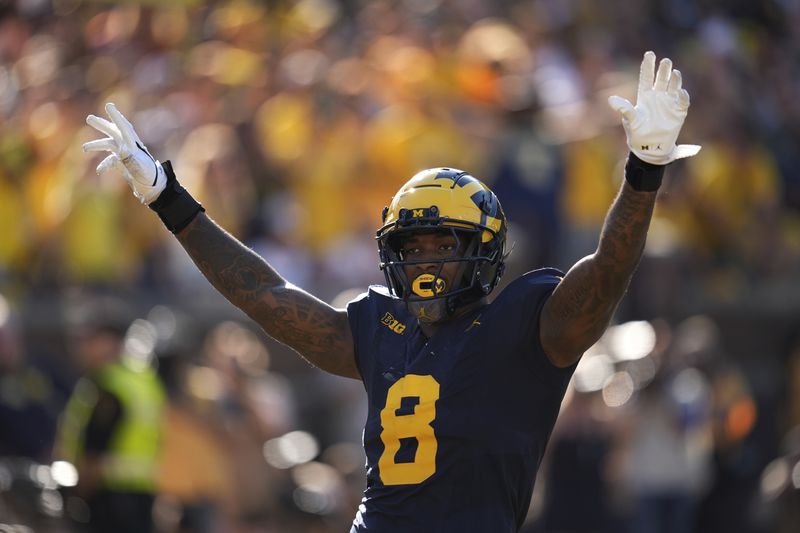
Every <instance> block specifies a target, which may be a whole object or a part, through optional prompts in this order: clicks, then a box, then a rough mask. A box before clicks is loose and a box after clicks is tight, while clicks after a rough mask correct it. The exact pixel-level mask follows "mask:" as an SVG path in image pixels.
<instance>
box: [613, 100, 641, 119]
mask: <svg viewBox="0 0 800 533" xmlns="http://www.w3.org/2000/svg"><path fill="white" fill-rule="evenodd" d="M608 105H610V106H611V109H613V110H614V111H616V112H618V113H621V114H622V118H623V119H624V120H626V121H628V122H633V119H634V118H635V117H636V110H635V109H634V107H633V104H631V103H630V102H629V101H628V100H626V99H625V98H623V97H621V96H616V95H615V96H609V97H608Z"/></svg>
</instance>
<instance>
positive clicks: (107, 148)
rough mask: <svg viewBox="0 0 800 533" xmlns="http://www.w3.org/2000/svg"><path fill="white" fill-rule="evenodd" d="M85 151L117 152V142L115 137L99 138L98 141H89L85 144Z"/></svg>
mask: <svg viewBox="0 0 800 533" xmlns="http://www.w3.org/2000/svg"><path fill="white" fill-rule="evenodd" d="M83 151H84V152H116V151H117V143H116V142H114V139H111V138H109V137H106V138H105V139H97V140H96V141H89V142H87V143H84V144H83Z"/></svg>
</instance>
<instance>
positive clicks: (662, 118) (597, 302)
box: [539, 52, 700, 367]
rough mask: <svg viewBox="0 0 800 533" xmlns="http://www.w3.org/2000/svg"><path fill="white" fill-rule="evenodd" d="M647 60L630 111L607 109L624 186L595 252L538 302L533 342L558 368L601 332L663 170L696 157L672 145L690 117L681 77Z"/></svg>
mask: <svg viewBox="0 0 800 533" xmlns="http://www.w3.org/2000/svg"><path fill="white" fill-rule="evenodd" d="M655 60H656V58H655V54H654V53H653V52H647V53H645V55H644V59H643V61H642V66H641V72H640V74H639V90H638V93H637V103H636V106H635V107H634V106H633V105H632V104H631V103H630V102H628V101H627V100H625V99H623V98H620V97H618V96H612V97H611V98H609V104H610V105H611V106H612V107H613V108H614V109H616V110H617V111H619V112H620V113H621V114H622V124H623V126H624V128H625V133H626V135H627V138H628V147H629V148H630V154H629V155H628V162H627V164H626V165H625V181H624V182H623V184H622V188H621V189H620V192H619V194H618V195H617V197H616V199H615V200H614V202H613V203H612V205H611V208H610V210H609V212H608V215H607V216H606V220H605V223H604V225H603V228H602V231H601V233H600V241H599V244H598V246H597V250H596V251H595V252H594V253H593V254H591V255H589V256H586V257H584V258H583V259H581V260H580V261H578V262H577V263H576V264H575V265H574V266H573V267H572V268H571V269H570V270H569V271H568V272H567V274H566V275H565V276H564V279H563V280H562V281H561V282H560V283H559V284H558V285H557V286H556V288H555V289H554V291H553V293H552V294H551V296H550V298H548V300H547V301H546V302H545V304H544V307H543V308H542V313H541V317H540V333H539V338H540V341H541V344H542V347H543V348H544V350H545V353H547V355H548V357H549V358H550V360H551V361H552V362H553V364H555V365H556V366H559V367H566V366H569V365H572V364H574V363H575V362H577V361H578V360H579V359H580V358H581V356H582V355H583V352H585V351H586V350H587V349H588V348H589V347H590V346H591V345H592V344H594V343H595V342H597V340H598V339H599V338H600V336H601V335H602V334H603V332H604V331H605V330H606V328H607V327H608V324H609V322H610V321H611V318H612V316H613V315H614V311H615V310H616V308H617V305H618V304H619V302H620V300H621V299H622V296H623V295H624V294H625V291H626V289H627V288H628V284H629V283H630V280H631V277H632V276H633V273H634V271H635V270H636V266H637V265H638V264H639V260H640V258H641V256H642V252H643V250H644V245H645V241H646V239H647V230H648V228H649V227H650V220H651V218H652V216H653V208H654V206H655V201H656V195H657V191H658V187H659V186H660V185H661V179H662V177H663V174H664V168H665V166H666V165H667V164H669V163H671V162H672V161H674V160H676V159H679V158H682V157H688V156H692V155H695V154H696V153H697V152H698V151H699V150H700V147H699V146H695V145H679V146H676V144H675V141H676V140H677V138H678V134H679V133H680V129H681V126H682V125H683V121H684V119H685V118H686V114H687V111H688V109H689V94H688V93H687V92H686V90H685V89H683V88H682V87H681V85H682V80H681V73H680V72H679V71H677V70H673V69H672V62H671V61H670V60H669V59H667V58H665V59H662V60H661V63H660V64H659V67H658V72H657V73H656V72H655Z"/></svg>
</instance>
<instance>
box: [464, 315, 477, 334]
mask: <svg viewBox="0 0 800 533" xmlns="http://www.w3.org/2000/svg"><path fill="white" fill-rule="evenodd" d="M480 317H481V315H478V316H477V317H475V320H473V321H472V324H470V325H469V327H468V328H467V329H465V330H464V333H466V332H467V331H469V330H471V329H472V328H475V327H478V326H480V325H481V323H480V320H478V319H479V318H480Z"/></svg>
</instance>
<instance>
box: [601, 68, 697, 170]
mask: <svg viewBox="0 0 800 533" xmlns="http://www.w3.org/2000/svg"><path fill="white" fill-rule="evenodd" d="M655 66H656V55H655V54H654V53H653V52H645V54H644V59H643V60H642V66H641V70H640V72H639V90H638V92H637V95H636V105H635V106H634V105H633V104H631V103H630V102H629V101H628V100H626V99H625V98H622V97H621V96H610V97H609V98H608V104H609V105H610V106H611V107H612V108H613V109H614V110H615V111H618V112H619V113H620V114H621V115H622V126H623V127H624V128H625V134H626V135H627V137H628V148H629V149H630V151H631V152H633V153H634V154H636V156H637V157H638V158H639V159H641V160H642V161H646V162H647V163H651V164H654V165H666V164H667V163H671V162H672V161H674V160H676V159H681V158H683V157H690V156H693V155H695V154H696V153H697V152H699V151H700V146H698V145H696V144H681V145H677V146H676V144H675V142H676V141H677V139H678V134H679V133H680V131H681V127H682V126H683V121H684V120H685V119H686V114H687V112H688V110H689V93H688V92H686V89H684V88H683V87H682V83H683V80H682V77H681V73H680V71H679V70H674V69H673V68H672V61H671V60H670V59H669V58H664V59H662V60H661V62H660V63H659V65H658V72H656V70H655Z"/></svg>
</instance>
